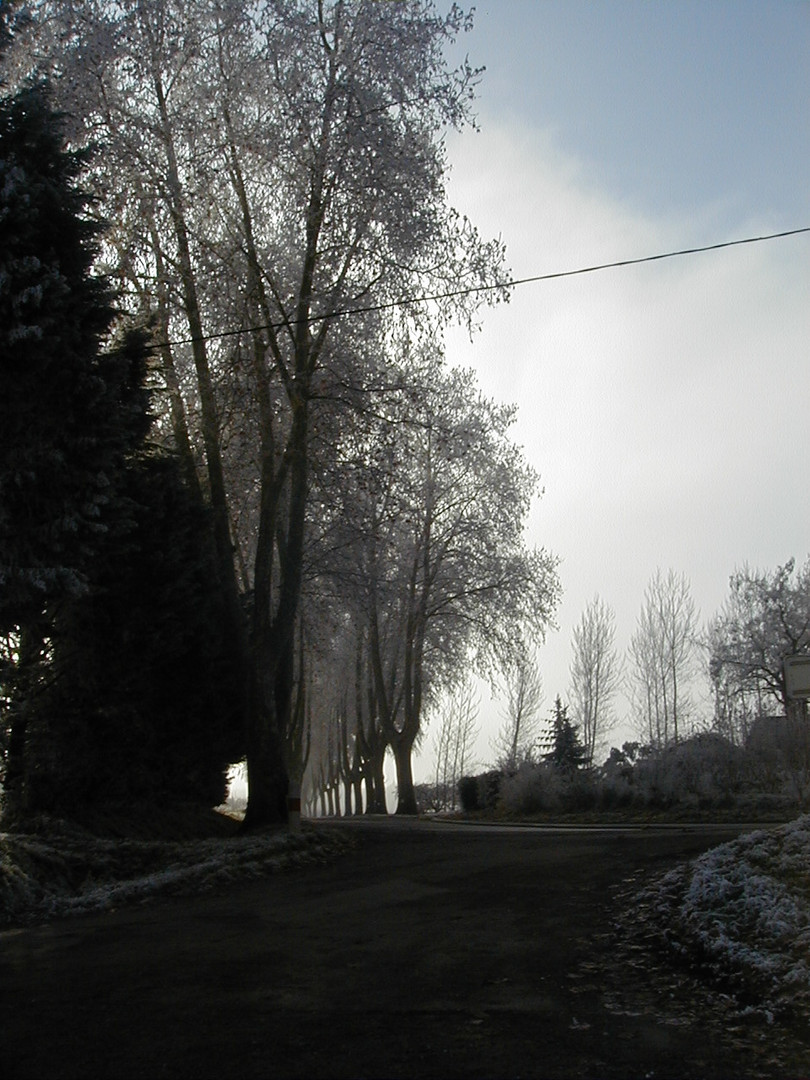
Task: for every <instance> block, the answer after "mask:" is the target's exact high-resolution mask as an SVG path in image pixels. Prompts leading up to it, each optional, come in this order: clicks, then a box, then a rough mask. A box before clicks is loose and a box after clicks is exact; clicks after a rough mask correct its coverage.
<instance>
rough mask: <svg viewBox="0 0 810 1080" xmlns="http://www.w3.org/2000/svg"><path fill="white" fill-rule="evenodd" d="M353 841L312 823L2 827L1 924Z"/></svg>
mask: <svg viewBox="0 0 810 1080" xmlns="http://www.w3.org/2000/svg"><path fill="white" fill-rule="evenodd" d="M348 842H349V841H348V840H347V839H346V837H345V836H344V835H341V834H337V833H329V832H326V831H325V830H321V831H319V830H317V829H310V828H305V829H303V830H302V831H301V832H280V831H279V832H271V833H262V834H256V835H248V836H229V837H224V838H216V839H198V840H184V841H174V842H172V841H166V840H142V839H101V838H98V837H95V836H92V835H90V834H89V833H87V832H86V831H85V830H83V829H80V828H73V827H71V826H69V825H66V824H64V823H61V824H60V827H59V828H57V829H55V830H52V831H51V832H49V833H46V834H45V835H41V834H25V833H17V832H14V833H11V832H9V833H0V926H2V925H6V926H9V925H14V924H16V925H19V924H25V923H32V922H40V921H43V920H46V919H51V918H58V917H63V916H66V915H76V914H86V913H89V912H94V911H105V910H110V909H112V908H116V907H121V906H124V905H130V904H140V903H145V902H147V901H149V900H151V899H154V898H155V897H158V896H166V895H180V894H191V893H200V892H208V891H210V890H212V889H214V888H220V887H223V886H227V885H228V884H229V883H231V882H236V881H244V880H247V879H255V878H260V877H264V876H266V875H268V874H270V873H273V872H275V871H277V870H280V869H285V868H287V867H290V866H295V865H299V864H304V863H309V862H314V861H321V860H323V859H325V858H328V857H331V856H333V855H334V854H336V853H337V852H339V851H341V850H343V849H345V847H346V846H347V845H348Z"/></svg>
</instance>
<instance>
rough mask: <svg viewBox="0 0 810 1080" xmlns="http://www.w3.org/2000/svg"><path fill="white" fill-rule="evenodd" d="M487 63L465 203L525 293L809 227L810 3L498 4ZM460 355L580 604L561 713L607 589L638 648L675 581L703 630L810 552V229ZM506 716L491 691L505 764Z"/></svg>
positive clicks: (463, 346)
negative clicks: (547, 277) (653, 600)
mask: <svg viewBox="0 0 810 1080" xmlns="http://www.w3.org/2000/svg"><path fill="white" fill-rule="evenodd" d="M464 53H466V54H467V55H469V58H470V61H471V63H472V64H473V65H474V66H476V67H478V66H485V67H486V71H485V72H484V73H483V75H482V78H481V83H480V87H479V91H478V99H477V106H476V112H477V117H478V127H479V130H477V131H474V130H469V129H468V130H466V131H464V132H463V133H460V134H457V133H451V134H450V135H449V136H448V139H447V152H448V160H449V162H450V165H451V169H452V172H451V177H450V182H449V194H450V200H451V202H452V204H453V205H454V206H455V207H456V208H457V209H458V210H459V211H461V212H463V213H465V214H467V216H468V217H469V218H470V219H471V220H472V221H473V222H474V224H475V225H476V226H477V227H478V229H479V231H480V232H481V234H482V235H483V236H484V237H489V236H494V235H500V236H501V237H502V239H503V240H504V242H505V243H506V248H507V262H508V265H509V268H510V272H511V275H512V277H513V278H522V277H528V276H534V275H539V274H545V273H555V272H558V271H565V270H574V269H579V268H581V267H587V266H591V265H594V264H598V263H604V262H610V261H613V260H620V259H633V258H640V257H644V256H648V255H654V254H659V253H663V252H666V251H671V250H676V249H681V248H693V247H699V246H702V245H709V244H716V243H722V242H725V241H730V240H737V239H742V238H745V237H752V236H759V235H763V234H767V233H773V232H781V231H783V230H789V229H796V228H803V227H807V226H810V182H809V178H810V2H806V0H805V2H789V0H782V2H776V0H773V2H765V0H762V2H759V3H752V2H751V3H749V2H746V0H733V2H731V3H724V2H722V0H712V2H711V3H703V2H700V3H697V2H694V3H693V2H686V0H683V2H680V0H668V2H667V3H652V2H640V0H636V2H624V0H601V2H599V3H596V2H588V3H583V2H580V0H499V2H498V3H484V4H481V5H479V7H478V9H477V11H476V18H475V28H474V29H473V31H472V32H470V33H469V34H466V35H464V38H463V40H462V42H461V43H460V45H459V46H458V52H457V53H456V55H458V56H463V55H464ZM447 355H448V359H449V361H450V362H451V363H452V364H458V365H462V366H472V367H474V368H475V370H476V371H477V373H478V377H479V381H480V384H481V386H482V388H483V390H484V391H485V392H486V393H487V394H488V395H490V396H492V397H495V398H497V399H498V400H501V401H508V402H515V403H517V404H518V406H519V414H518V420H517V422H516V424H515V427H514V437H515V439H516V441H517V442H518V443H520V444H521V445H522V446H523V448H524V451H525V454H526V457H527V458H528V460H529V461H530V462H531V464H532V465H533V466H534V467H535V468H536V469H537V470H538V471H539V472H540V474H541V484H542V487H543V489H544V494H543V496H542V498H541V499H539V500H538V501H537V502H536V505H535V507H534V509H533V512H532V514H531V519H530V523H529V529H528V534H527V539H528V541H529V542H530V543H531V544H533V545H537V546H542V547H546V548H547V549H549V550H551V551H552V552H554V553H555V554H556V555H557V556H559V558H560V576H561V580H562V585H563V590H564V595H563V600H562V602H561V605H560V607H559V608H558V612H557V619H556V622H557V626H558V628H557V629H556V630H552V631H550V632H549V634H548V637H547V640H546V643H545V644H544V645H543V647H542V648H541V650H540V651H539V654H538V659H539V665H540V668H541V672H542V676H543V682H544V687H545V703H544V710H550V709H551V706H552V704H553V701H554V697H555V696H556V695H557V694H558V693H559V694H560V695H561V696H562V697H563V700H565V699H566V696H567V691H568V685H569V681H570V679H569V667H570V662H571V648H570V643H571V635H572V631H573V628H574V626H575V625H576V623H577V622H578V621H579V619H580V618H581V615H582V612H583V610H584V608H585V606H586V604H587V603H588V602H589V601H590V600H591V599H592V598H593V597H594V596H595V595H597V594H598V595H599V596H600V597H601V598H602V600H604V601H605V602H606V603H608V604H610V605H611V607H612V608H613V609H614V611H615V613H616V625H617V646H618V648H619V650H620V651H621V652H623V651H624V649H625V648H626V645H627V643H628V641H629V638H630V636H631V634H632V633H633V630H634V628H635V624H636V620H637V618H638V614H639V611H640V608H641V605H642V602H643V595H644V590H645V588H646V586H647V583H648V582H649V580H650V578H651V576H652V575H653V573H654V572H655V571H656V569H657V568H661V569H662V570H664V571H666V570H669V569H673V570H675V571H676V572H678V573H683V574H685V575H686V577H687V579H688V581H689V582H690V585H691V589H692V596H693V598H694V601H695V604H696V606H697V608H698V609H699V612H700V615H701V618H702V620H704V621H705V620H707V619H708V618H710V617H711V616H712V615H713V614H714V613H715V612H716V611H717V610H718V608H719V607H720V605H721V604H722V603H723V600H724V599H725V597H726V595H727V593H728V579H729V576H730V574H731V573H732V572H733V571H734V570H735V568H738V567H742V566H743V564H746V563H747V564H749V565H751V566H756V567H761V568H773V567H775V566H777V565H778V564H781V563H784V562H785V561H786V560H787V559H789V558H790V557H795V558H796V559H797V561H798V562H803V561H804V560H805V558H806V557H807V556H808V554H809V553H810V491H809V490H808V488H810V484H809V483H808V448H809V447H808V444H809V443H810V426H809V425H808V405H810V393H808V391H809V390H810V373H809V372H808V359H810V234H803V235H799V236H793V237H788V238H785V239H780V240H773V241H769V242H762V243H757V244H751V245H744V246H738V247H732V248H726V249H724V250H721V251H714V252H707V253H703V254H696V255H691V256H684V257H680V258H676V259H671V260H664V261H658V262H654V263H647V264H643V265H638V266H632V267H625V268H620V269H612V270H602V271H599V272H597V273H591V274H585V275H582V276H577V277H572V278H562V279H559V280H555V281H547V282H540V283H535V284H529V285H523V286H519V287H516V288H515V289H514V290H513V294H512V299H511V301H510V303H509V304H507V305H502V306H499V307H495V308H489V309H486V310H484V311H483V312H482V315H481V329H480V331H479V333H478V334H477V335H476V336H475V337H474V339H473V340H472V341H470V340H469V338H468V337H467V335H466V334H465V333H463V332H461V331H460V330H459V331H455V330H454V331H451V332H449V333H448V335H447ZM617 704H618V711H619V713H620V714H621V715H622V716H624V715H626V713H627V705H626V702H624V701H623V700H620V701H619V702H618V703H617ZM499 723H500V717H499V715H498V706H497V703H493V702H490V701H489V695H488V694H487V693H486V692H484V695H483V700H482V709H481V725H482V732H481V735H480V736H479V740H478V745H477V747H476V754H477V757H478V759H479V761H480V762H481V763H484V762H486V761H488V760H489V761H491V760H492V756H493V755H492V751H491V742H492V739H493V738H494V736H495V734H496V731H497V727H498V725H499ZM627 737H632V729H631V728H630V727H629V726H628V725H623V726H622V727H620V728H619V729H618V730H617V732H616V733H615V735H614V739H613V740H612V741H613V742H614V743H617V744H620V743H621V741H623V739H624V738H627ZM431 738H432V735H431V733H430V732H428V735H427V737H426V740H425V744H424V745H425V749H424V751H423V753H422V754H421V755H420V758H419V759H418V761H417V763H416V774H417V777H419V776H420V774H423V773H425V772H426V771H427V769H428V762H429V758H430V745H431Z"/></svg>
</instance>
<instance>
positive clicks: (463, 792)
mask: <svg viewBox="0 0 810 1080" xmlns="http://www.w3.org/2000/svg"><path fill="white" fill-rule="evenodd" d="M458 798H459V802H460V803H461V809H462V810H463V811H464V813H465V814H471V813H473V812H474V811H476V810H479V809H480V807H479V805H478V777H477V776H462V778H461V779H460V780H459V782H458Z"/></svg>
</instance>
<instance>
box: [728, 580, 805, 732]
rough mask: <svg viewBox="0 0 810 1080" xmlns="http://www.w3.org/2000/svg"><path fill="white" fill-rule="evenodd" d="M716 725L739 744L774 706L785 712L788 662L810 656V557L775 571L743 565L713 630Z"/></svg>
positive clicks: (730, 582) (730, 586) (730, 583)
mask: <svg viewBox="0 0 810 1080" xmlns="http://www.w3.org/2000/svg"><path fill="white" fill-rule="evenodd" d="M709 650H710V660H709V670H710V676H711V680H712V686H713V689H714V693H715V703H716V717H715V719H716V722H717V723H718V726H720V727H721V730H722V731H723V733H724V734H727V735H728V736H729V737H731V738H733V739H734V740H735V741H740V739H741V738H744V737H745V735H746V734H747V732H748V730H749V728H750V725H751V724H752V723H753V721H754V720H755V719H756V718H757V717H759V716H761V715H763V714H767V712H768V711H772V710H773V708H774V707H776V708H778V709H782V710H787V706H788V699H787V690H786V687H785V672H784V661H785V658H786V657H788V656H795V655H801V654H807V653H810V559H807V560H806V561H805V563H804V565H803V566H801V567H800V568H798V569H797V568H796V564H795V561H794V560H793V559H790V560H788V562H786V563H785V564H784V565H783V566H777V567H776V569H775V570H773V571H767V570H757V569H754V568H751V567H748V566H744V567H743V568H742V569H741V570H736V571H735V572H734V573H733V574H732V575H731V578H730V580H729V595H728V598H727V599H726V601H725V603H724V605H723V607H722V608H721V610H720V612H719V613H718V614H717V615H716V616H715V617H714V619H713V620H712V622H711V624H710V627H709Z"/></svg>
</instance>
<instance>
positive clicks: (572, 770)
mask: <svg viewBox="0 0 810 1080" xmlns="http://www.w3.org/2000/svg"><path fill="white" fill-rule="evenodd" d="M545 758H546V761H548V762H550V763H551V765H552V767H553V768H554V769H555V770H556V771H557V772H558V773H560V775H561V776H564V777H566V778H567V779H571V777H573V776H574V775H575V774H576V773H577V772H578V771H579V770H580V769H581V768H582V766H583V765H584V764H585V748H584V747H583V745H582V743H581V742H580V739H579V732H578V731H577V727H576V725H575V724H572V723H571V721H570V720H569V719H568V706H567V705H563V703H562V701H561V700H560V696H559V694H558V695H557V697H556V699H555V701H554V712H553V713H552V747H551V751H550V753H548V754H546V755H545Z"/></svg>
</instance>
